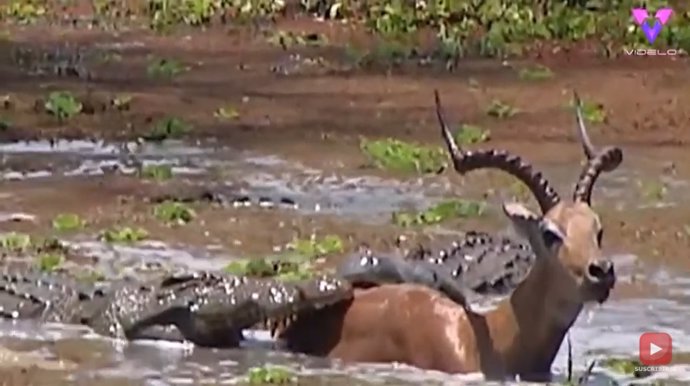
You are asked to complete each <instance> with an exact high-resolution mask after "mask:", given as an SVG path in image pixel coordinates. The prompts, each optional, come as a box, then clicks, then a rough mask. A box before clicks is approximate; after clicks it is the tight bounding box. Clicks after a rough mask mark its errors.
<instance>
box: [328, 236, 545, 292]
mask: <svg viewBox="0 0 690 386" xmlns="http://www.w3.org/2000/svg"><path fill="white" fill-rule="evenodd" d="M534 260H535V254H534V252H533V251H532V249H531V247H530V245H529V244H528V243H527V242H523V241H520V240H518V239H516V238H512V237H509V236H503V235H493V234H489V233H485V232H477V231H470V232H467V233H466V234H465V235H464V236H463V237H462V238H460V239H458V240H456V241H453V242H452V243H451V244H450V245H449V246H445V247H443V246H436V247H426V246H421V245H420V246H418V247H416V248H413V249H412V250H410V251H407V252H406V253H404V254H402V255H400V254H397V255H396V254H392V253H389V254H379V253H374V252H373V251H371V250H370V249H368V248H363V249H362V250H360V251H359V252H358V253H355V254H352V255H350V256H348V257H347V258H346V259H345V260H344V262H343V263H342V264H341V265H340V266H339V267H338V268H337V270H336V272H337V273H338V274H339V275H340V276H341V277H343V278H344V279H347V280H348V281H349V282H350V283H351V284H352V285H354V286H356V287H370V286H373V285H381V284H384V283H417V284H422V285H426V286H429V287H431V288H434V289H436V290H439V291H440V292H442V293H444V294H445V295H446V296H448V297H449V298H451V299H452V300H453V301H455V302H456V303H458V304H461V305H467V302H468V300H469V299H476V298H478V297H482V296H487V295H506V294H508V293H509V292H510V291H512V290H513V289H514V288H515V287H516V286H517V285H518V284H519V283H520V282H521V281H522V279H524V277H525V276H526V275H527V272H528V271H529V268H530V267H531V266H532V263H533V262H534Z"/></svg>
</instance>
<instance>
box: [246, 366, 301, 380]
mask: <svg viewBox="0 0 690 386" xmlns="http://www.w3.org/2000/svg"><path fill="white" fill-rule="evenodd" d="M247 380H248V382H249V384H250V385H286V384H295V383H297V376H296V375H295V374H294V373H293V372H292V371H290V370H289V369H287V368H284V367H278V366H273V365H264V366H260V367H252V368H251V369H249V371H248V372H247Z"/></svg>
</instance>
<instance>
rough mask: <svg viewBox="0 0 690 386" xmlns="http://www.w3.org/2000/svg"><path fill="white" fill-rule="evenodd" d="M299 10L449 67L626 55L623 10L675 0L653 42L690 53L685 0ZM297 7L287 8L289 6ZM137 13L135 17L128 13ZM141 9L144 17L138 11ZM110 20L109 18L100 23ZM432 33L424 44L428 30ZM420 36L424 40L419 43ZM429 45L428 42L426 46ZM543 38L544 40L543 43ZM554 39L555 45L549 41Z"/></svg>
mask: <svg viewBox="0 0 690 386" xmlns="http://www.w3.org/2000/svg"><path fill="white" fill-rule="evenodd" d="M49 4H50V3H49V2H46V1H39V0H35V1H30V0H24V1H19V0H14V1H9V2H5V4H4V5H3V6H2V8H0V15H1V16H2V17H3V18H5V19H8V20H12V21H15V22H18V23H32V22H34V21H36V20H37V19H39V18H43V17H46V16H50V17H55V16H56V15H55V14H56V13H58V12H62V8H61V7H55V6H49ZM296 5H297V6H298V7H300V8H299V9H297V11H298V12H299V11H301V12H303V13H305V14H319V16H323V17H326V18H330V19H341V20H346V21H348V22H351V23H353V24H354V23H356V24H358V25H362V26H364V28H366V29H367V30H368V32H370V33H372V34H373V35H374V36H375V37H376V40H377V41H378V44H376V45H375V47H374V48H373V50H372V51H371V52H369V53H366V54H364V55H358V57H359V58H360V59H363V58H364V57H366V58H368V60H366V61H365V60H358V62H359V63H360V64H366V62H367V61H368V62H372V61H386V62H389V63H391V62H393V63H394V62H397V61H400V60H405V59H428V58H431V59H438V60H441V61H444V60H445V61H446V65H447V67H448V68H449V69H452V68H454V64H455V63H457V61H458V59H459V58H462V57H465V56H468V55H481V56H491V57H504V56H509V55H520V54H523V53H525V52H526V51H528V50H530V49H531V48H533V47H535V46H536V45H541V46H542V47H544V48H545V49H551V50H553V51H558V50H560V49H561V48H562V47H564V46H569V45H572V44H574V43H578V42H582V41H587V42H589V43H593V44H594V45H595V47H598V48H599V51H600V52H601V53H602V54H604V55H607V56H617V55H621V54H622V53H623V48H627V49H631V48H646V47H649V46H650V45H649V43H648V42H647V40H646V38H645V37H644V34H643V33H642V31H641V30H640V28H639V27H638V26H636V25H634V24H633V23H631V20H630V8H631V7H633V6H647V7H648V8H649V9H658V8H659V7H661V6H668V5H670V6H672V7H673V8H674V14H673V17H672V18H671V19H670V21H669V23H668V24H667V25H666V26H664V28H663V29H662V30H661V32H660V34H659V37H658V38H657V40H656V42H655V43H654V47H655V48H660V49H663V48H665V47H668V48H676V49H683V50H685V51H686V52H687V51H690V12H688V9H687V5H686V4H684V3H682V2H677V1H663V0H649V1H641V0H615V1H614V0H579V1H572V0H556V1H549V2H539V1H534V0H515V1H501V0H459V1H445V0H429V1H426V2H411V1H406V0H385V1H384V0H367V1H363V0H302V1H300V2H298V3H297V4H296ZM94 10H95V12H96V15H95V16H96V17H97V19H98V20H101V21H106V20H107V21H112V24H114V23H131V22H136V20H144V21H145V22H146V23H147V24H148V26H149V27H150V28H151V29H152V30H154V31H158V32H168V31H170V30H171V29H174V28H176V27H179V26H190V27H202V28H204V27H207V26H210V25H212V24H218V23H222V24H226V23H228V22H232V23H235V24H237V23H244V24H248V25H253V26H257V25H259V22H266V21H275V20H277V19H278V18H281V17H284V16H285V15H286V14H287V11H288V3H287V2H285V1H273V0H222V1H216V0H147V1H145V2H142V3H141V4H136V3H128V2H115V1H109V0H95V1H94ZM289 11H290V13H292V12H294V9H293V8H290V9H289ZM133 16H137V17H133ZM142 16H143V17H142ZM102 25H104V26H107V25H109V24H108V23H102ZM274 35H275V36H271V37H269V40H270V41H271V42H273V43H274V44H277V45H280V46H282V47H284V48H286V49H287V48H289V47H293V46H296V45H313V44H323V39H321V38H320V37H318V36H317V35H316V34H310V33H306V34H299V33H293V32H281V33H277V34H274ZM429 36H432V37H434V39H433V41H432V42H429V39H428V37H429ZM422 42H424V44H422ZM430 43H431V44H430ZM542 43H547V44H546V45H544V44H542ZM554 43H555V44H554ZM181 71H183V69H182V67H181V66H177V65H172V64H170V63H168V61H166V60H160V61H159V63H158V64H155V65H152V67H150V71H149V72H150V73H152V75H153V74H154V73H155V74H156V75H155V76H159V75H162V76H164V77H170V76H174V75H175V74H177V73H179V72H181ZM523 75H524V77H525V78H526V79H532V80H535V79H544V78H545V77H548V76H549V75H547V72H546V71H543V72H542V71H540V72H539V73H537V72H533V73H530V72H524V74H523Z"/></svg>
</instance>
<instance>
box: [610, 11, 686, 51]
mask: <svg viewBox="0 0 690 386" xmlns="http://www.w3.org/2000/svg"><path fill="white" fill-rule="evenodd" d="M671 15H673V10H672V9H671V8H661V9H659V10H657V11H656V13H655V14H654V17H653V18H650V17H649V13H648V12H647V10H646V9H645V8H633V9H632V18H633V21H634V22H635V24H637V25H639V26H640V29H642V32H643V33H644V36H645V37H646V38H647V41H648V42H649V44H654V42H655V41H656V38H657V37H659V33H660V32H661V30H662V29H663V28H664V26H665V25H666V23H668V21H669V19H671ZM649 19H652V21H653V24H652V25H650V23H649ZM623 52H624V53H625V54H626V55H629V56H677V55H680V54H681V50H677V49H674V48H669V49H665V50H658V49H654V48H624V49H623Z"/></svg>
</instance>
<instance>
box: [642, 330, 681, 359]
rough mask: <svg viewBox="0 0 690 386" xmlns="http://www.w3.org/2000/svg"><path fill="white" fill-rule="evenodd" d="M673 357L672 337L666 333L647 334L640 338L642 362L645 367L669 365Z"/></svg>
mask: <svg viewBox="0 0 690 386" xmlns="http://www.w3.org/2000/svg"><path fill="white" fill-rule="evenodd" d="M672 357H673V344H672V340H671V335H669V334H667V333H664V332H645V333H644V334H642V335H641V336H640V362H641V363H642V364H643V365H645V366H663V365H668V364H669V363H671V358H672Z"/></svg>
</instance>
